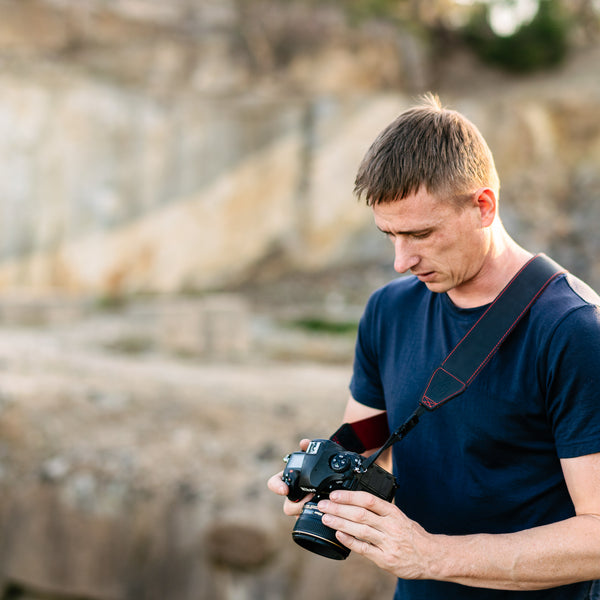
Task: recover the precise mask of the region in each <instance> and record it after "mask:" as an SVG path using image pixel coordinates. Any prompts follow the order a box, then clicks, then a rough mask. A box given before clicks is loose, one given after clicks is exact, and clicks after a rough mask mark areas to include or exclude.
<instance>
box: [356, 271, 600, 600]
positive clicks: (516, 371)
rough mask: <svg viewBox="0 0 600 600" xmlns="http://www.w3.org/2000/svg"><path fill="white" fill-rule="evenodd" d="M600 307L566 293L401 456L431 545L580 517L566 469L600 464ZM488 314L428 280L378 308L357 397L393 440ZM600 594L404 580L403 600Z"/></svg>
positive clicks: (586, 293)
mask: <svg viewBox="0 0 600 600" xmlns="http://www.w3.org/2000/svg"><path fill="white" fill-rule="evenodd" d="M598 303H600V299H599V298H598V296H596V295H595V293H594V292H593V291H592V290H591V289H590V288H589V287H587V286H586V285H585V284H583V283H582V282H581V281H580V280H578V279H576V278H574V277H573V276H571V275H562V276H560V277H558V278H557V279H555V280H553V281H552V282H551V283H550V284H549V286H548V287H547V288H546V290H545V291H544V293H543V295H542V296H541V297H540V298H539V299H538V300H537V302H536V303H535V304H534V305H533V307H532V308H531V310H530V312H529V313H528V314H526V315H525V316H524V317H523V318H522V320H521V321H520V322H519V324H518V325H517V327H516V328H515V329H514V331H513V332H512V333H511V334H510V336H509V337H508V338H507V339H506V340H505V342H504V343H503V345H502V346H501V347H500V349H499V350H498V352H497V354H496V355H495V356H494V357H493V358H492V360H491V361H490V362H489V363H488V364H487V365H486V366H485V367H484V369H483V370H482V371H481V372H480V373H479V374H478V375H477V377H476V378H475V379H474V380H473V382H472V383H471V385H470V386H469V387H468V388H467V390H466V391H465V392H463V393H462V394H461V395H460V396H457V397H456V398H454V399H452V400H451V401H449V402H448V403H446V404H444V405H442V406H441V407H440V408H438V409H437V410H435V411H433V412H431V413H429V412H427V413H426V414H425V415H423V417H422V418H421V421H420V422H419V424H418V425H417V427H416V428H415V429H414V430H413V431H411V432H410V433H409V435H408V436H407V437H406V438H405V439H404V440H402V441H401V442H399V443H397V444H396V445H395V446H394V447H393V457H394V473H395V475H396V477H397V480H398V483H399V489H398V491H397V494H396V504H397V505H398V507H399V508H400V509H401V510H402V511H404V512H405V513H406V514H407V516H408V517H410V518H411V519H414V520H415V521H417V522H418V523H419V524H421V525H422V526H423V527H424V528H425V529H426V530H427V531H429V532H431V533H442V534H448V535H461V534H471V533H508V532H514V531H520V530H523V529H528V528H531V527H535V526H539V525H544V524H548V523H553V522H556V521H560V520H563V519H566V518H569V517H571V516H573V515H574V514H575V513H574V507H573V504H572V502H571V499H570V496H569V493H568V490H567V487H566V485H565V481H564V478H563V475H562V470H561V467H560V462H559V459H560V458H571V457H576V456H582V455H586V454H592V453H595V452H600V392H599V390H600V309H599V308H598ZM486 308H487V307H485V306H484V307H480V308H474V309H461V308H458V307H457V306H455V305H454V304H453V303H452V301H451V300H450V298H449V297H448V296H447V295H446V294H437V293H432V292H430V291H429V290H428V289H427V287H426V286H425V285H424V284H423V283H421V282H420V281H419V280H418V279H417V278H415V277H405V278H400V279H397V280H395V281H393V282H391V283H390V284H388V285H387V286H385V287H383V288H381V289H380V290H378V291H377V292H375V293H374V294H373V296H372V297H371V298H370V300H369V302H368V304H367V307H366V310H365V313H364V315H363V317H362V319H361V323H360V326H359V333H358V340H357V346H356V356H355V363H354V374H353V378H352V382H351V385H350V389H351V392H352V396H353V397H354V398H355V399H356V400H357V401H358V402H360V403H362V404H365V405H367V406H370V407H374V408H378V409H382V410H387V414H388V422H389V426H390V430H392V431H393V430H394V429H396V428H397V427H398V426H399V425H400V424H401V423H402V422H404V421H405V420H406V419H407V418H408V417H409V416H410V414H411V413H412V412H413V410H414V409H415V408H416V406H417V404H418V402H419V400H420V398H421V395H422V393H423V391H424V389H425V387H426V385H427V382H428V381H429V378H430V377H431V374H432V373H433V371H434V370H435V369H436V368H437V367H438V366H439V365H440V364H441V363H442V361H443V360H444V358H445V357H446V356H447V355H448V354H449V352H450V351H451V350H452V349H453V348H454V346H455V345H456V344H457V342H458V341H459V340H460V339H461V338H462V337H463V336H464V335H465V333H466V332H467V331H468V330H469V329H470V328H471V327H472V326H473V324H474V323H475V321H476V320H477V319H478V318H479V317H480V316H481V315H482V313H483V312H484V311H485V309H486ZM589 587H590V584H589V583H581V584H575V585H571V586H564V587H560V588H554V589H552V590H542V591H534V592H507V591H497V590H489V589H481V588H471V587H466V586H462V585H458V584H453V583H445V582H437V581H404V580H398V587H397V590H396V596H395V598H396V600H400V599H402V600H409V599H410V600H417V599H418V600H421V599H422V600H454V599H456V600H458V599H460V600H464V599H484V598H485V599H506V600H508V599H511V600H513V599H517V598H527V599H528V600H533V599H537V598H544V599H545V600H550V599H559V598H560V599H561V600H567V599H568V600H578V599H580V598H581V599H583V598H586V597H587V590H589Z"/></svg>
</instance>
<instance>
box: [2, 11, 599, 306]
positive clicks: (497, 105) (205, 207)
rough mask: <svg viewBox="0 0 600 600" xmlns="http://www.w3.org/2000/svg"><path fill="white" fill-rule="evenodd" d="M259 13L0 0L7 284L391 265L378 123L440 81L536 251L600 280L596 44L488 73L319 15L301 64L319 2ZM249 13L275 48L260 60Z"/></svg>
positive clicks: (182, 281) (207, 279) (205, 285)
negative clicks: (567, 56)
mask: <svg viewBox="0 0 600 600" xmlns="http://www.w3.org/2000/svg"><path fill="white" fill-rule="evenodd" d="M247 6H250V5H247ZM257 6H259V7H260V4H259V3H258V4H257ZM244 11H246V13H247V12H248V11H249V9H248V8H245V9H242V6H241V5H238V4H237V3H234V2H225V3H214V2H208V0H204V1H202V2H200V1H196V2H184V1H183V0H181V1H180V2H177V3H169V7H168V8H166V7H165V6H164V5H162V4H161V3H155V2H150V1H149V0H145V1H143V2H133V1H129V2H128V1H123V2H101V1H100V0H97V1H96V2H87V3H85V6H84V5H82V4H78V3H71V2H66V1H64V2H59V1H50V0H47V1H42V0H26V1H24V2H16V1H14V0H12V1H11V0H8V1H6V2H4V3H3V4H2V5H1V6H0V13H1V14H0V22H1V23H2V25H1V26H0V57H1V58H2V61H3V67H4V68H3V69H2V74H1V75H0V90H2V93H1V95H0V133H1V135H0V140H1V142H0V198H2V200H1V202H0V211H1V214H2V219H1V220H0V240H1V241H0V285H2V287H3V288H4V289H8V288H27V289H30V290H37V291H46V292H47V291H48V290H57V289H58V290H62V291H68V292H73V293H95V294H100V295H113V296H115V295H127V294H131V293H138V292H177V291H182V290H183V291H190V290H196V291H198V290H207V289H215V288H218V287H222V286H230V285H235V284H237V283H239V282H240V281H244V280H247V279H249V278H254V277H257V276H263V277H269V276H271V277H272V276H274V275H277V274H280V273H282V272H284V271H286V270H289V269H290V268H291V269H304V270H318V269H322V268H326V267H331V266H332V265H339V264H349V263H353V262H356V261H363V262H365V261H370V260H382V257H383V256H384V254H383V252H384V250H383V248H384V246H383V244H381V243H377V242H373V241H371V240H372V237H371V236H370V235H369V234H368V233H367V232H368V231H369V227H370V216H369V212H368V210H365V209H364V208H363V207H361V206H359V205H358V204H357V203H356V202H355V201H354V199H353V198H352V182H353V178H354V173H355V170H356V167H357V165H358V162H359V161H360V158H361V157H362V155H363V153H364V151H365V150H366V148H367V147H368V145H369V144H370V142H371V141H372V139H373V138H374V136H375V135H376V133H377V132H378V131H379V130H380V129H381V128H382V127H383V126H385V125H386V124H387V123H388V122H389V121H390V120H391V119H392V118H393V117H395V116H396V114H397V113H398V112H400V111H401V110H402V109H403V108H405V107H406V106H408V105H409V104H411V102H412V97H413V95H414V92H416V91H419V90H421V91H424V90H426V89H428V88H432V87H434V89H435V90H436V91H439V92H440V93H441V95H442V99H443V100H444V101H445V102H446V103H448V104H450V105H452V106H456V107H457V108H459V109H462V110H464V112H465V113H466V114H467V115H469V116H471V117H472V118H473V120H474V121H475V122H476V123H477V124H478V125H479V126H480V128H481V129H482V130H483V132H484V133H485V134H486V136H487V137H488V139H489V141H490V144H491V145H492V147H493V150H494V151H495V153H496V156H497V159H498V165H499V169H500V172H501V176H502V180H503V190H504V192H503V198H504V205H505V211H506V218H507V221H508V222H509V223H510V225H511V226H514V227H515V231H516V233H517V234H518V235H519V236H520V237H521V239H522V241H523V243H524V244H526V245H527V246H530V247H532V248H534V249H536V250H538V249H540V250H548V251H551V252H553V253H554V254H555V255H557V258H558V259H564V260H565V262H566V264H567V266H568V267H572V268H574V269H575V270H576V271H577V272H578V273H581V274H582V275H586V276H589V277H591V278H592V283H593V284H595V285H597V284H598V283H599V278H600V274H599V273H598V267H597V266H595V264H594V263H595V257H596V255H597V252H596V250H597V248H596V242H595V241H594V238H597V236H595V235H593V233H594V232H593V231H591V230H590V223H592V222H593V220H592V219H590V218H589V212H590V211H594V210H595V209H594V206H596V205H597V202H595V200H596V197H597V192H596V190H597V188H598V186H597V185H596V183H597V181H596V179H597V176H596V175H595V173H596V172H597V165H598V160H599V159H598V146H599V145H600V141H599V140H600V135H599V133H598V127H597V125H596V119H595V115H596V114H597V109H598V96H599V92H598V89H597V88H598V82H597V81H596V79H594V78H590V77H585V76H586V75H587V73H589V69H593V68H595V67H594V64H595V62H594V61H595V59H596V58H597V56H596V55H597V51H595V50H594V49H586V50H585V52H584V51H580V55H579V56H576V57H575V58H574V59H573V61H572V62H571V63H570V64H569V65H567V66H566V67H565V68H564V69H563V70H562V71H557V72H552V73H546V74H541V75H538V76H535V77H532V78H530V79H528V80H511V79H508V78H506V77H504V76H502V75H500V74H497V73H493V72H488V71H485V70H484V69H481V68H480V69H479V70H478V71H477V72H476V73H477V74H476V75H471V73H472V72H473V65H472V64H468V63H467V64H465V63H464V61H465V58H464V56H463V55H461V54H460V53H458V54H457V55H456V56H453V57H448V58H447V62H446V63H445V64H444V65H442V67H440V66H439V65H438V66H437V68H436V69H434V68H433V67H432V66H431V65H429V66H428V64H427V61H426V58H427V47H426V46H425V45H424V44H423V43H422V42H419V41H418V39H417V38H416V37H415V36H414V35H412V34H408V33H406V34H405V35H404V36H401V38H400V39H399V38H398V35H397V33H395V34H394V36H395V37H394V36H393V35H392V33H391V31H390V29H389V28H386V27H385V26H383V25H380V26H379V28H371V29H369V28H363V29H360V30H354V31H352V30H351V29H348V27H347V26H344V24H343V22H342V21H341V20H340V16H339V15H337V14H336V13H332V12H331V11H329V12H327V11H324V14H323V15H321V16H319V17H315V18H314V19H313V21H314V24H313V29H314V30H315V31H313V29H309V30H307V31H309V34H307V35H312V36H313V38H314V39H313V38H310V39H311V40H312V41H314V48H312V49H311V50H310V51H308V50H307V49H306V48H303V46H302V44H301V43H300V42H299V41H296V46H297V47H298V48H299V49H300V50H304V51H298V52H297V53H296V54H293V53H292V54H291V55H290V56H288V57H287V58H286V59H285V61H284V58H282V56H285V52H284V49H285V47H284V46H283V42H282V40H281V39H280V37H281V35H283V33H286V32H287V34H288V38H289V39H290V40H291V41H290V44H291V43H292V42H293V40H294V38H293V35H294V30H293V29H292V24H293V23H295V25H296V28H297V29H298V28H300V27H301V26H303V25H302V24H303V23H304V24H307V23H308V22H309V16H310V14H307V13H306V11H305V12H302V11H300V10H298V9H296V11H295V12H294V10H292V9H290V11H291V16H290V15H288V14H287V13H286V12H285V11H282V10H279V11H276V12H275V13H274V14H273V15H272V18H271V19H270V20H269V19H266V18H263V19H262V20H261V19H258V18H257V16H256V14H255V13H252V14H251V15H250V16H251V17H252V18H250V16H248V15H247V14H246V13H245V12H244ZM259 16H260V15H259ZM246 17H247V18H246ZM263 17H264V15H263ZM292 19H295V20H296V21H295V22H294V21H292ZM253 23H254V24H255V25H256V26H258V25H261V24H262V25H261V26H262V27H263V28H265V30H264V31H263V33H264V36H265V40H266V42H269V43H270V45H269V44H267V47H265V48H264V49H263V51H262V53H261V52H260V51H259V49H258V48H257V43H258V42H257V36H256V35H253V29H252V24H253ZM272 23H274V24H275V25H273V24H272ZM257 24H258V25H257ZM269 24H271V25H269ZM277 27H279V28H280V30H281V31H282V32H283V33H281V32H280V33H279V34H278V35H279V36H280V37H277V33H276V32H277V31H278V30H277ZM295 35H296V36H297V35H298V34H297V32H296V33H295ZM236 36H237V37H236ZM240 36H241V39H242V40H243V41H244V43H241V42H240V39H238V38H239V37H240ZM236 39H237V42H236ZM253 40H254V42H253ZM317 40H318V41H317ZM324 40H326V41H324ZM266 42H265V43H266ZM392 42H395V43H392ZM291 47H292V48H296V47H295V46H291ZM289 52H291V51H289ZM373 52H375V54H376V57H377V58H378V60H374V57H373V56H372V53H373ZM267 56H270V57H271V58H270V59H268V58H266V57H267ZM252 57H254V58H252ZM258 57H262V59H260V60H259V58H258ZM283 61H284V62H283ZM461 61H462V62H461ZM392 65H393V68H392ZM386 69H388V70H389V72H388V71H386ZM441 70H443V71H444V75H443V76H441V77H440V76H438V77H437V79H436V77H434V72H439V71H441ZM386 73H387V75H386ZM367 75H369V77H367ZM478 78H479V80H480V82H481V83H482V84H483V85H481V84H480V85H479V86H474V85H473V84H474V83H475V82H477V81H478ZM499 86H501V89H502V94H501V95H498V94H492V93H489V92H486V90H493V89H497V88H498V87H499ZM467 90H468V93H467ZM584 91H585V93H584ZM523 195H526V196H527V198H528V201H527V203H526V206H524V204H523V202H522V201H521V199H522V197H523ZM584 214H585V215H586V216H583V217H582V216H581V215H584ZM383 260H387V259H383Z"/></svg>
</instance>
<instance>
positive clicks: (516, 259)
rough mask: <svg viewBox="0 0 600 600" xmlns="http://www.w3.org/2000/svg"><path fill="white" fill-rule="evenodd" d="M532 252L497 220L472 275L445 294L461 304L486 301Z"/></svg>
mask: <svg viewBox="0 0 600 600" xmlns="http://www.w3.org/2000/svg"><path fill="white" fill-rule="evenodd" d="M532 256H533V255H532V254H531V252H528V251H527V250H525V249H524V248H522V247H521V246H519V245H518V244H517V243H516V242H515V241H514V240H513V239H512V238H511V237H510V236H509V235H508V233H507V232H506V230H505V229H504V228H503V227H502V225H501V224H500V223H498V224H497V225H496V227H495V228H494V231H493V232H492V235H491V236H490V240H489V244H488V247H487V251H486V252H485V254H484V256H483V259H482V262H481V265H480V267H479V270H478V271H477V273H476V274H475V276H474V277H472V278H471V279H470V280H469V281H467V282H465V283H463V284H462V285H460V286H459V287H456V288H453V289H451V290H449V291H448V297H449V298H450V299H451V300H452V302H454V304H455V305H456V306H459V307H461V308H475V307H478V306H483V305H485V304H489V303H490V302H492V301H493V300H494V298H496V296H497V295H498V294H499V293H500V292H501V291H502V289H503V288H504V287H505V286H506V285H507V284H508V282H509V281H510V280H511V279H512V278H513V277H514V276H515V275H516V274H517V272H518V271H519V270H520V269H521V268H522V267H523V265H524V264H525V263H526V262H527V261H528V260H530V259H531V257H532Z"/></svg>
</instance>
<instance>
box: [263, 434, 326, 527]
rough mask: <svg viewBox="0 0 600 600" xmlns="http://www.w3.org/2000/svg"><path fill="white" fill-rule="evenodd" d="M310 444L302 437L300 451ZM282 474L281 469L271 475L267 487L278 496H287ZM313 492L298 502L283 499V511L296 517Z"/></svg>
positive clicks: (303, 450) (287, 491)
mask: <svg viewBox="0 0 600 600" xmlns="http://www.w3.org/2000/svg"><path fill="white" fill-rule="evenodd" d="M309 444H310V440H308V439H303V440H301V441H300V450H302V452H306V449H307V448H308V445H309ZM282 475H283V471H279V473H277V474H275V475H273V477H271V478H270V479H269V481H268V482H267V487H268V488H269V489H270V490H271V491H272V492H275V493H276V494H279V495H280V496H287V495H288V493H289V491H290V490H289V488H288V486H287V485H286V484H285V483H284V482H283V481H282V479H281V476H282ZM313 496H314V494H308V495H306V496H305V497H304V498H302V500H300V501H299V502H292V501H291V500H288V499H287V498H286V499H285V502H284V503H283V512H284V513H285V514H286V515H288V516H290V517H298V516H300V513H301V512H302V508H303V506H304V504H305V503H306V502H308V501H309V500H310V499H311V498H312V497H313Z"/></svg>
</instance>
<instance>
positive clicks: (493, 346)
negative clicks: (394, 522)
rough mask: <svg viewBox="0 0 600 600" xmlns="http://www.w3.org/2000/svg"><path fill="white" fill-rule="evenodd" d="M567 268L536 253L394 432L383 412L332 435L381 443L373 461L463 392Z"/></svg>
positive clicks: (353, 445) (359, 443) (359, 448)
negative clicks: (429, 412)
mask: <svg viewBox="0 0 600 600" xmlns="http://www.w3.org/2000/svg"><path fill="white" fill-rule="evenodd" d="M564 272H565V269H563V268H562V267H561V266H560V265H558V264H557V263H555V262H554V261H553V260H551V259H550V258H548V257H547V256H546V255H545V254H537V255H536V256H534V257H533V258H532V259H531V260H529V261H528V262H527V263H526V264H525V265H524V266H523V267H522V268H521V269H520V270H519V272H518V273H517V274H516V275H515V276H514V277H513V278H512V279H511V281H510V282H509V283H508V284H507V285H506V286H505V287H504V289H503V290H502V291H501V292H500V293H499V294H498V296H497V297H496V298H495V299H494V301H493V302H492V303H491V304H490V305H489V306H488V308H487V309H486V310H485V312H484V313H483V315H481V317H480V318H479V319H478V320H477V322H476V323H475V324H474V325H473V327H471V329H470V330H469V331H467V333H466V334H465V335H464V337H463V338H462V339H461V340H460V341H459V342H458V344H456V346H455V347H454V349H453V350H452V351H451V352H450V354H448V356H447V357H446V358H445V359H444V361H443V362H442V364H441V365H440V366H439V367H438V368H437V369H436V370H435V371H434V372H433V374H432V376H431V378H430V380H429V383H428V384H427V387H426V388H425V391H424V392H423V395H422V397H421V400H420V402H419V405H418V407H417V409H416V410H415V411H414V412H413V414H412V415H411V416H410V417H409V418H408V420H407V421H405V422H404V423H403V424H402V425H401V426H400V427H399V428H398V429H396V431H394V433H392V435H389V429H388V425H387V417H386V413H385V412H382V413H380V414H378V415H376V416H375V417H371V418H369V419H363V420H362V421H357V422H355V423H344V424H343V425H342V426H341V427H340V428H339V429H338V430H337V431H336V432H335V433H334V434H333V436H331V438H330V439H332V440H333V441H334V442H336V443H339V444H340V445H341V446H343V447H344V448H346V449H347V450H351V451H353V452H359V453H362V452H364V451H366V450H369V449H373V448H378V447H379V450H378V451H377V452H376V453H375V454H373V455H371V456H370V457H369V458H368V459H367V460H366V461H365V463H363V467H364V468H367V467H368V466H370V465H371V464H372V463H373V462H375V460H377V458H378V457H379V455H380V454H381V453H382V452H383V451H384V450H386V449H387V448H389V447H390V446H391V445H392V444H395V443H396V442H398V441H399V440H401V439H402V438H403V437H404V436H406V434H407V433H408V432H409V431H410V430H411V429H412V428H413V427H415V425H416V424H417V423H418V422H419V418H420V417H421V416H422V415H423V414H424V413H425V412H427V411H432V410H435V409H436V408H438V407H440V406H442V404H445V403H446V402H448V400H451V399H452V398H455V397H456V396H458V395H459V394H461V393H462V392H464V391H465V389H466V388H467V386H468V385H470V383H471V382H472V381H473V380H474V379H475V377H476V376H477V375H478V374H479V373H480V372H481V370H482V369H483V367H484V366H485V365H486V364H487V363H488V362H489V361H490V359H491V358H492V357H493V356H494V354H495V353H496V351H497V350H498V348H499V347H500V345H501V344H502V342H504V340H505V339H506V338H507V337H508V335H509V334H510V333H511V331H513V329H514V328H515V327H516V325H517V323H518V322H519V321H520V320H521V318H522V317H523V316H524V315H525V314H526V313H527V311H528V310H529V309H530V308H531V306H532V305H533V304H534V302H535V301H536V300H537V299H538V298H539V297H540V295H541V294H542V292H543V291H544V290H545V289H546V287H547V285H548V284H549V283H550V282H551V281H552V280H553V279H554V278H555V277H557V276H558V275H560V274H561V273H564ZM365 432H367V433H365Z"/></svg>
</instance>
